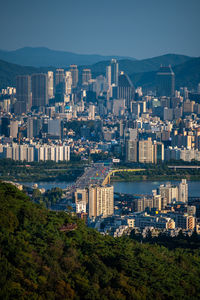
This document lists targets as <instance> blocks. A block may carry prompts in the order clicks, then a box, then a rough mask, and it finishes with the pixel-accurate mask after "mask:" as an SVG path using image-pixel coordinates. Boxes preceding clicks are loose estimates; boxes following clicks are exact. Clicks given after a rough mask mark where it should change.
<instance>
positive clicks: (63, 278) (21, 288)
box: [0, 183, 200, 300]
mask: <svg viewBox="0 0 200 300" xmlns="http://www.w3.org/2000/svg"><path fill="white" fill-rule="evenodd" d="M69 225H70V226H69ZM61 228H73V229H74V230H71V229H70V230H68V231H61V230H60V229H61ZM199 254H200V250H191V249H185V250H183V249H178V248H177V249H176V250H173V251H172V250H168V249H167V248H165V247H163V246H156V245H150V244H148V243H147V244H140V243H138V242H136V241H133V240H132V239H130V238H128V237H122V238H117V239H114V238H112V237H110V236H101V235H100V234H99V233H98V232H96V231H95V230H93V229H89V228H87V227H86V226H85V225H84V224H83V223H82V221H80V220H78V219H77V218H76V217H73V216H71V215H70V214H66V213H64V212H59V213H58V212H53V211H48V210H46V209H45V208H43V207H41V206H37V205H36V204H34V203H32V202H31V201H30V199H29V198H28V197H27V196H26V195H25V194H23V193H22V192H20V191H18V190H17V189H16V188H15V187H13V186H12V185H9V184H5V183H1V184H0V261H1V262H0V299H4V300H7V299H28V300H30V299H48V300H50V299H67V300H68V299H80V300H82V299H88V300H91V299H113V300H116V299H124V300H125V299H199V297H200V280H199V276H200V257H199Z"/></svg>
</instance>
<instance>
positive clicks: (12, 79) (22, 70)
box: [0, 60, 48, 89]
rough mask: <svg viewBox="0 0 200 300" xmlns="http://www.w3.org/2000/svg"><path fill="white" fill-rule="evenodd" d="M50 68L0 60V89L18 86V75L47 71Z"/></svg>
mask: <svg viewBox="0 0 200 300" xmlns="http://www.w3.org/2000/svg"><path fill="white" fill-rule="evenodd" d="M47 71H48V68H34V67H24V66H20V65H16V64H12V63H9V62H6V61H3V60H0V89H3V88H6V87H7V86H16V76H17V75H30V74H33V73H41V72H47Z"/></svg>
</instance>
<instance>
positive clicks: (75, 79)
mask: <svg viewBox="0 0 200 300" xmlns="http://www.w3.org/2000/svg"><path fill="white" fill-rule="evenodd" d="M70 72H71V74H72V88H73V89H74V88H76V87H77V85H78V68H77V65H71V66H70Z"/></svg>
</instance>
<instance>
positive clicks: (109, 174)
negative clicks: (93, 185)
mask: <svg viewBox="0 0 200 300" xmlns="http://www.w3.org/2000/svg"><path fill="white" fill-rule="evenodd" d="M141 171H145V169H115V170H110V172H109V173H108V174H107V176H106V177H105V179H104V180H103V182H102V185H106V184H109V183H110V177H111V176H112V175H114V174H116V173H122V172H141Z"/></svg>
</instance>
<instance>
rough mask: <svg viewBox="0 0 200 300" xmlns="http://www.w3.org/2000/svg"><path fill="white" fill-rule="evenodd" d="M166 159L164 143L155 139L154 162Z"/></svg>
mask: <svg viewBox="0 0 200 300" xmlns="http://www.w3.org/2000/svg"><path fill="white" fill-rule="evenodd" d="M163 161H164V144H163V143H161V142H157V141H154V143H153V163H154V164H157V163H158V162H163Z"/></svg>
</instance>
